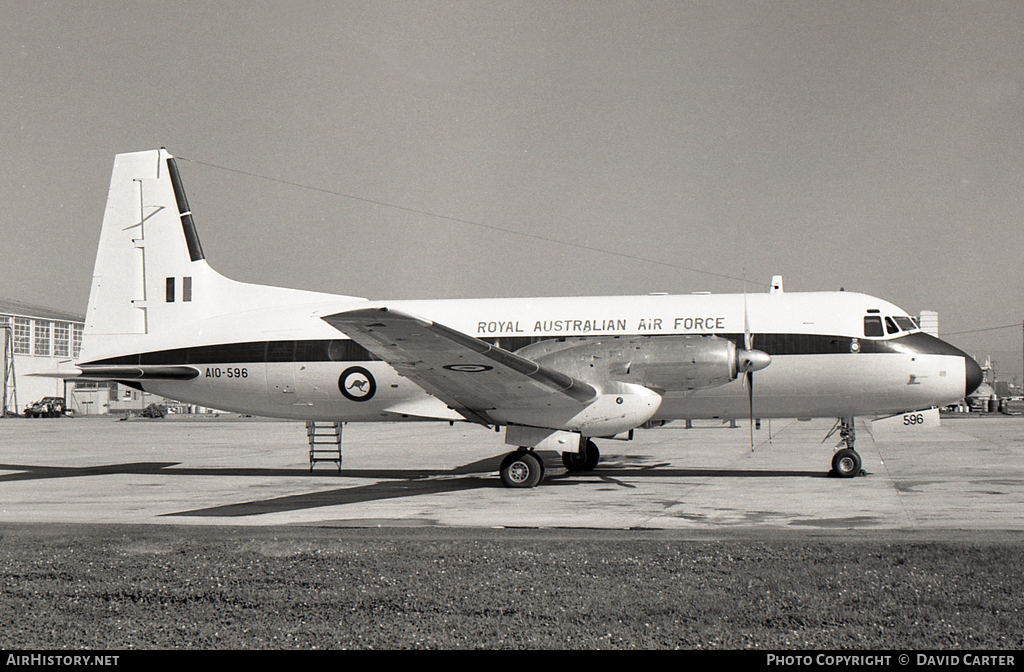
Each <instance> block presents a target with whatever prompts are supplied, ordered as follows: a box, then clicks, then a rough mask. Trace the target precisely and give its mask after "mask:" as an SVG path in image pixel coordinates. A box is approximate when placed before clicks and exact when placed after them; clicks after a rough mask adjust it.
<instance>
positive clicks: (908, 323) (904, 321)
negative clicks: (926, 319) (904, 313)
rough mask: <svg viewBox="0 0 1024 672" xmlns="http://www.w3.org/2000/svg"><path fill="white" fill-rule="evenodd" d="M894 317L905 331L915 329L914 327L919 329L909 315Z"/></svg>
mask: <svg viewBox="0 0 1024 672" xmlns="http://www.w3.org/2000/svg"><path fill="white" fill-rule="evenodd" d="M892 319H894V320H896V324H898V325H900V329H902V330H903V331H913V330H914V329H917V325H916V324H914V321H913V320H912V319H910V318H909V317H898V316H897V317H894V318H892Z"/></svg>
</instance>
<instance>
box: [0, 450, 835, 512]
mask: <svg viewBox="0 0 1024 672" xmlns="http://www.w3.org/2000/svg"><path fill="white" fill-rule="evenodd" d="M502 458H503V456H502V455H499V456H496V457H492V458H487V459H484V460H478V461H476V462H471V463H468V464H464V465H460V466H458V467H455V468H452V469H347V468H343V471H342V473H341V476H343V477H345V478H346V479H366V480H372V481H374V482H373V483H370V484H367V485H357V486H347V487H342V488H336V489H332V490H324V491H319V492H307V493H302V494H296V495H286V496H282V497H272V498H268V499H263V500H255V501H250V502H239V503H235V504H226V505H223V506H214V507H208V508H202V509H193V510H187V511H180V512H176V513H169V514H163V515H165V516H195V517H239V516H253V515H261V514H268V513H283V512H287V511H301V510H306V509H315V508H321V507H327V506H341V505H345V504H358V503H365V502H374V501H385V500H389V499H398V498H404V497H416V496H421V495H433V494H443V493H448V492H464V491H469V490H479V489H484V488H503V487H504V486H503V485H502V483H501V480H500V479H499V478H497V475H496V472H497V471H498V467H499V465H500V463H501V460H502ZM544 462H545V465H547V475H546V477H545V480H544V483H543V484H542V485H541V487H542V488H543V487H559V486H570V487H571V486H580V485H585V484H588V483H589V484H593V483H595V482H600V483H605V484H614V485H618V486H621V487H627V488H633V487H636V486H635V485H632V484H629V483H626V482H623V481H622V480H621V479H643V478H658V479H665V478H669V479H671V478H679V479H687V478H826V477H827V474H826V473H825V472H822V471H795V470H790V471H784V470H753V469H701V468H686V469H680V468H671V467H670V465H669V463H667V462H666V463H655V464H649V465H644V466H635V465H627V464H622V463H616V461H614V460H609V462H608V463H607V464H602V465H600V466H598V467H597V469H595V470H594V471H591V472H586V473H570V472H567V471H564V470H563V469H562V467H561V461H560V459H559V458H558V457H557V454H555V453H552V454H551V455H544ZM179 465H180V463H178V462H129V463H123V464H108V465H95V466H87V467H53V466H43V465H24V464H0V470H5V471H13V472H16V473H10V474H3V475H0V482H5V481H24V480H35V479H51V478H78V477H87V476H109V475H117V474H150V475H164V476H221V477H224V476H229V477H230V476H241V477H286V476H291V477H296V476H303V477H307V478H308V477H310V476H317V477H328V478H330V477H338V476H339V474H338V472H337V470H336V469H334V468H333V467H332V468H330V469H324V468H321V469H319V470H314V471H313V472H312V473H311V472H310V471H309V470H308V469H306V468H304V469H265V468H234V467H229V468H223V467H181V466H179ZM556 465H557V466H556Z"/></svg>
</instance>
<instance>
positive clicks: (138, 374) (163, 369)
mask: <svg viewBox="0 0 1024 672" xmlns="http://www.w3.org/2000/svg"><path fill="white" fill-rule="evenodd" d="M29 375H30V376H38V377H42V378H63V379H65V380H192V379H193V378H197V377H198V376H199V370H198V369H196V368H195V367H192V366H82V367H79V368H77V369H75V370H74V371H53V372H48V373H30V374H29Z"/></svg>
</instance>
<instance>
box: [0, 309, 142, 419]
mask: <svg viewBox="0 0 1024 672" xmlns="http://www.w3.org/2000/svg"><path fill="white" fill-rule="evenodd" d="M84 331H85V318H84V317H82V316H81V315H75V314H73V313H65V312H61V311H58V310H53V309H51V308H44V307H42V306H34V305H32V304H28V303H22V302H21V301H14V300H11V299H4V298H0V348H2V355H0V364H2V369H0V378H2V379H3V380H2V387H3V398H2V399H0V402H2V407H0V413H2V412H3V411H4V410H6V411H7V412H10V413H15V414H21V413H22V412H24V410H25V408H26V407H27V406H29V405H30V404H32V403H34V402H36V401H39V400H40V399H42V398H43V397H62V398H63V399H64V401H65V404H66V405H67V408H69V409H71V410H73V411H74V412H75V413H76V414H77V415H96V414H102V413H109V412H111V411H114V412H118V411H128V410H141V409H142V408H145V406H146V405H148V404H150V403H153V402H154V401H156V402H159V401H160V397H156V396H154V395H150V394H146V393H143V392H139V391H138V390H133V389H131V388H129V387H127V386H122V385H118V384H117V383H107V382H86V381H80V382H77V383H75V382H70V381H69V382H65V381H63V380H61V379H60V378H45V377H40V376H34V375H31V374H34V373H52V372H54V371H57V370H58V369H60V368H66V367H67V364H68V363H70V362H71V361H73V360H75V359H77V358H78V355H79V352H80V351H81V349H82V334H83V332H84Z"/></svg>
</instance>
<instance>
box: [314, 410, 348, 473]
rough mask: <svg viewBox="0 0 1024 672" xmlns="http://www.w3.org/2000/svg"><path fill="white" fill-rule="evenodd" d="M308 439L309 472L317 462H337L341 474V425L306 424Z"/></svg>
mask: <svg viewBox="0 0 1024 672" xmlns="http://www.w3.org/2000/svg"><path fill="white" fill-rule="evenodd" d="M306 438H308V439H309V471H310V473H312V471H313V465H315V464H316V463H317V462H337V463H338V473H339V474H340V473H341V423H340V422H317V421H315V420H310V421H308V422H306Z"/></svg>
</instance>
